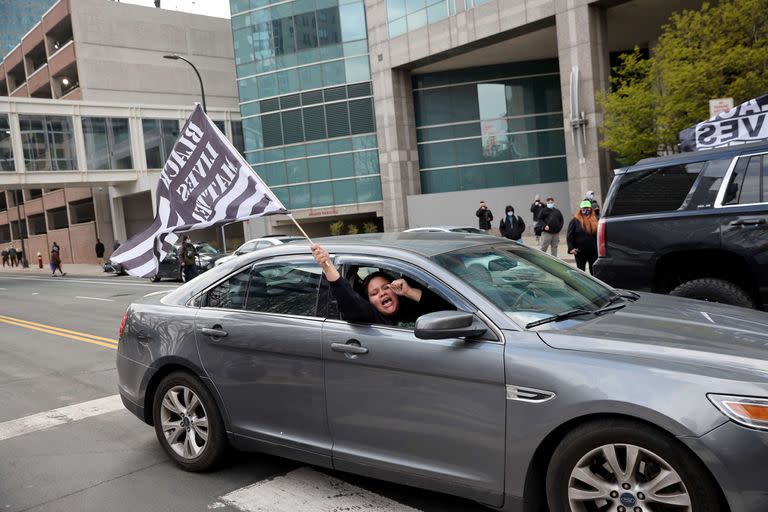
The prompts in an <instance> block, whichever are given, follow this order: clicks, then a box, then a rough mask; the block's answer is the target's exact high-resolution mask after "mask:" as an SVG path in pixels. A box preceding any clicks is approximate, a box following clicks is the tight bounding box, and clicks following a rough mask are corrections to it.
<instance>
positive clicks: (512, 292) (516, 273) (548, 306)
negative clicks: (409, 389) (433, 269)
mask: <svg viewBox="0 0 768 512" xmlns="http://www.w3.org/2000/svg"><path fill="white" fill-rule="evenodd" d="M433 259H434V260H435V261H436V262H437V263H439V264H440V265H441V266H443V267H445V268H446V269H447V270H448V271H449V272H451V273H452V274H454V275H456V276H457V277H459V278H461V279H462V280H464V281H466V282H467V284H469V285H470V286H472V287H473V288H475V289H476V290H477V291H478V292H480V293H481V294H483V295H484V296H485V297H487V298H488V299H489V300H490V301H491V302H493V303H494V304H495V305H496V306H498V307H499V309H501V310H502V311H503V312H504V313H506V314H507V315H508V316H509V317H510V318H512V320H514V321H515V322H517V323H519V324H521V325H526V324H528V323H530V322H534V321H536V320H541V319H543V318H548V317H551V316H553V315H559V314H561V313H564V312H566V311H572V310H587V311H594V310H597V309H599V308H601V307H603V306H606V305H608V304H609V303H610V301H611V299H612V298H614V297H615V296H616V295H617V294H616V291H615V290H613V289H611V288H609V287H607V286H605V285H603V284H602V283H600V282H599V281H597V280H595V279H592V278H591V277H589V276H587V275H586V274H584V273H582V272H579V271H578V270H576V269H575V268H573V267H570V266H569V265H567V264H565V263H562V262H560V261H559V260H557V259H554V258H551V257H549V256H547V255H546V254H544V253H542V252H540V251H537V250H533V249H529V248H526V247H521V246H519V245H518V246H512V245H509V244H501V245H493V246H487V245H486V246H481V247H471V248H466V249H460V250H458V251H453V252H448V253H444V254H439V255H437V256H434V257H433Z"/></svg>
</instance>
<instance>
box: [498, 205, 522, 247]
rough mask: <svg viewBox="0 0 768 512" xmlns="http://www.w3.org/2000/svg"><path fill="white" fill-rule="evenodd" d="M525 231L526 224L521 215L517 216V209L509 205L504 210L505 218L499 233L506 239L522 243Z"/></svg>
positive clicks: (500, 225) (500, 224) (502, 220)
mask: <svg viewBox="0 0 768 512" xmlns="http://www.w3.org/2000/svg"><path fill="white" fill-rule="evenodd" d="M523 231H525V222H524V221H523V218H522V217H520V216H519V215H515V209H514V208H512V206H511V205H507V207H506V208H505V209H504V218H503V219H501V222H500V223H499V233H501V236H503V237H504V238H509V239H510V240H514V241H516V242H520V239H521V238H522V237H523Z"/></svg>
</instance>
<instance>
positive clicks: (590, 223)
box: [565, 199, 597, 274]
mask: <svg viewBox="0 0 768 512" xmlns="http://www.w3.org/2000/svg"><path fill="white" fill-rule="evenodd" d="M565 240H566V242H567V243H568V254H573V255H574V257H575V258H576V266H577V267H579V270H585V269H586V266H587V264H589V273H590V274H591V273H592V265H593V264H594V263H595V261H596V260H597V216H595V210H594V208H592V202H591V201H590V200H589V199H585V200H584V201H582V202H581V204H580V205H579V210H578V211H577V212H576V215H575V216H574V217H573V219H571V223H570V224H568V231H567V233H566V236H565Z"/></svg>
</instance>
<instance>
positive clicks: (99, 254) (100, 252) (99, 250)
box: [96, 238, 104, 267]
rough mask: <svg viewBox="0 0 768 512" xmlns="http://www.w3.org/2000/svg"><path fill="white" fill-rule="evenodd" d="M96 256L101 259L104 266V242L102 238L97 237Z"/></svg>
mask: <svg viewBox="0 0 768 512" xmlns="http://www.w3.org/2000/svg"><path fill="white" fill-rule="evenodd" d="M96 258H98V260H99V265H101V266H102V267H103V266H104V244H103V243H101V240H99V239H98V238H97V239H96Z"/></svg>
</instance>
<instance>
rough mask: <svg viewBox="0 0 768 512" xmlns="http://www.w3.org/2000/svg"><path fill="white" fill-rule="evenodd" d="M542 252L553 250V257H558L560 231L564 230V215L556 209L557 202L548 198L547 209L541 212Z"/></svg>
mask: <svg viewBox="0 0 768 512" xmlns="http://www.w3.org/2000/svg"><path fill="white" fill-rule="evenodd" d="M539 221H540V222H541V226H542V228H541V250H542V251H544V252H547V249H549V248H550V247H551V248H552V256H554V257H557V245H558V244H559V243H560V231H562V229H563V224H564V223H565V221H564V220H563V214H562V213H560V210H558V209H557V208H555V200H554V198H552V197H548V198H547V208H546V209H544V210H542V211H541V215H540V216H539Z"/></svg>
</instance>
